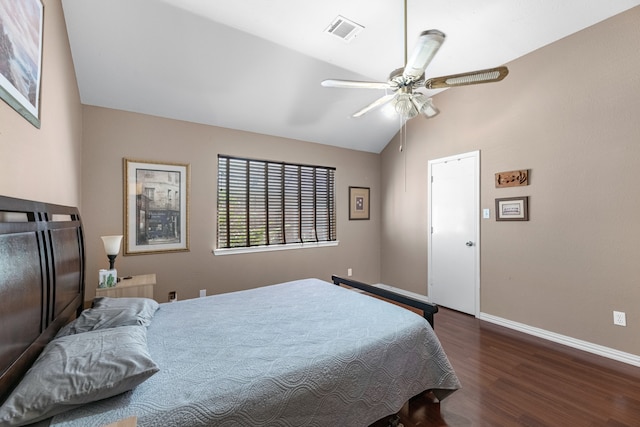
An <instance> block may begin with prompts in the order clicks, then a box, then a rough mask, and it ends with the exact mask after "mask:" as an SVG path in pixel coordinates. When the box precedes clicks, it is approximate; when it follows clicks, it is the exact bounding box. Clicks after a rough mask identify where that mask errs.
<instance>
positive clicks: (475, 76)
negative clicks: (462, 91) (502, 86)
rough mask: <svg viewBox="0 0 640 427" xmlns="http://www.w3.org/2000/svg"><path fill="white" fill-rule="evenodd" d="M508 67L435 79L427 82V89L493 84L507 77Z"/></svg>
mask: <svg viewBox="0 0 640 427" xmlns="http://www.w3.org/2000/svg"><path fill="white" fill-rule="evenodd" d="M507 74H509V69H508V68H507V67H496V68H489V69H487V70H479V71H470V72H468V73H461V74H452V75H450V76H443V77H435V78H432V79H429V80H427V81H426V82H425V84H424V86H425V87H426V88H427V89H442V88H447V87H456V86H466V85H475V84H479V83H493V82H499V81H500V80H502V79H504V78H505V77H507Z"/></svg>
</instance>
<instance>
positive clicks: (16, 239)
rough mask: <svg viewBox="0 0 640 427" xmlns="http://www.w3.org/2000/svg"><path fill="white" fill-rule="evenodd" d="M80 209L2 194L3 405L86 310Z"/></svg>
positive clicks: (0, 331)
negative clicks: (50, 345) (47, 349)
mask: <svg viewBox="0 0 640 427" xmlns="http://www.w3.org/2000/svg"><path fill="white" fill-rule="evenodd" d="M84 265H85V259H84V236H83V230H82V222H81V220H80V214H79V213H78V209H77V208H74V207H69V206H61V205H54V204H50V203H42V202H34V201H29V200H21V199H14V198H11V197H4V196H0V324H1V325H2V327H0V404H2V402H3V401H4V400H5V399H6V397H7V396H8V394H9V393H10V391H11V390H12V389H13V387H15V385H16V384H17V383H18V382H19V381H20V379H21V378H22V376H23V375H24V373H25V372H26V371H27V370H28V369H29V367H30V366H31V365H32V364H33V362H34V360H35V359H36V358H37V357H38V355H39V354H40V352H41V351H42V349H43V348H44V346H45V345H46V344H47V343H48V342H49V341H50V340H51V339H52V338H53V337H54V336H55V334H56V333H57V332H58V330H59V329H60V328H61V327H62V326H64V325H65V324H66V323H67V322H69V321H70V320H71V319H73V318H74V317H76V316H77V315H78V313H79V312H80V311H81V310H82V306H83V301H84V268H85V267H84Z"/></svg>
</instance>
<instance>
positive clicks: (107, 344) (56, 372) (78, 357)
mask: <svg viewBox="0 0 640 427" xmlns="http://www.w3.org/2000/svg"><path fill="white" fill-rule="evenodd" d="M158 370H159V369H158V366H157V365H156V364H155V362H154V361H153V360H152V359H151V356H150V355H149V350H148V349H147V331H146V329H145V328H144V327H143V326H123V327H120V328H112V329H102V330H98V331H91V332H86V333H83V334H77V335H69V336H65V337H61V338H56V339H55V340H53V341H51V342H50V343H49V344H48V345H47V346H46V347H45V349H44V350H43V351H42V354H41V355H40V356H39V357H38V359H37V360H36V361H35V363H34V364H33V366H32V367H31V369H29V371H28V372H27V373H26V374H25V376H24V378H23V379H22V381H21V382H20V383H19V384H18V386H17V387H16V388H15V389H14V390H13V392H12V393H11V395H10V396H9V397H8V398H7V400H6V401H5V402H4V404H3V405H2V407H0V425H3V426H4V425H8V426H19V425H24V424H29V423H33V422H36V421H40V420H43V419H46V418H49V417H52V416H54V415H56V414H59V413H61V412H64V411H67V410H69V409H73V408H75V407H78V406H80V405H83V404H85V403H89V402H93V401H96V400H100V399H106V398H107V397H111V396H115V395H117V394H120V393H123V392H125V391H128V390H131V389H132V388H134V387H135V386H137V385H138V384H140V383H142V382H144V381H145V380H146V379H147V378H149V377H150V376H152V375H153V374H155V373H156V372H158Z"/></svg>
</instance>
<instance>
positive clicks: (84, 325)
mask: <svg viewBox="0 0 640 427" xmlns="http://www.w3.org/2000/svg"><path fill="white" fill-rule="evenodd" d="M158 307H159V304H158V303H157V302H156V301H154V300H152V299H149V298H107V297H104V298H96V299H95V300H94V302H93V308H89V309H87V310H84V311H83V312H82V313H80V316H78V318H77V319H75V320H74V321H72V322H71V323H69V324H68V325H66V326H65V327H64V328H62V329H61V330H60V331H59V332H58V335H57V336H56V337H63V336H67V335H72V334H79V333H82V332H88V331H95V330H98V329H107V328H117V327H119V326H131V325H142V326H149V325H150V324H151V319H153V315H154V314H155V312H156V310H157V309H158Z"/></svg>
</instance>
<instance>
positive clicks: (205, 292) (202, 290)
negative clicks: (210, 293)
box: [200, 289, 207, 298]
mask: <svg viewBox="0 0 640 427" xmlns="http://www.w3.org/2000/svg"><path fill="white" fill-rule="evenodd" d="M206 296H207V290H206V289H200V298H202V297H206Z"/></svg>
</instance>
